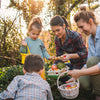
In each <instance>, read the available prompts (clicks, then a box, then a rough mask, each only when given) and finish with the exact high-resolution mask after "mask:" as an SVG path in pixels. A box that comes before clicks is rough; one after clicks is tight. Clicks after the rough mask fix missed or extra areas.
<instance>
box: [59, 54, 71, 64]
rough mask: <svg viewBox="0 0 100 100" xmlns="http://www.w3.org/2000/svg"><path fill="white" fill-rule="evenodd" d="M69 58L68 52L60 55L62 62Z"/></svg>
mask: <svg viewBox="0 0 100 100" xmlns="http://www.w3.org/2000/svg"><path fill="white" fill-rule="evenodd" d="M70 58H71V56H70V54H64V55H61V60H62V61H64V62H67V61H68V60H70Z"/></svg>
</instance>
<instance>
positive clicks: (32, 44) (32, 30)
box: [20, 17, 51, 79]
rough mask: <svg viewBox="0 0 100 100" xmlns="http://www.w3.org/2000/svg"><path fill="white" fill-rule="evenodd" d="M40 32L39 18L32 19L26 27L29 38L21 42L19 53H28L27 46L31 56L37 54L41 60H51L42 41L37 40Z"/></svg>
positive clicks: (40, 23)
mask: <svg viewBox="0 0 100 100" xmlns="http://www.w3.org/2000/svg"><path fill="white" fill-rule="evenodd" d="M41 30H42V22H41V20H40V18H39V17H36V18H32V20H31V21H30V23H29V25H28V34H29V37H27V38H26V39H24V40H23V41H22V46H21V48H20V52H21V53H27V51H28V49H27V46H28V48H29V50H30V53H31V54H38V55H40V56H41V57H42V59H43V60H44V57H45V58H46V59H51V57H50V55H49V54H48V53H47V51H46V48H45V46H44V43H43V41H42V40H40V39H39V38H38V37H39V35H40V32H41ZM42 77H43V79H45V75H43V74H42Z"/></svg>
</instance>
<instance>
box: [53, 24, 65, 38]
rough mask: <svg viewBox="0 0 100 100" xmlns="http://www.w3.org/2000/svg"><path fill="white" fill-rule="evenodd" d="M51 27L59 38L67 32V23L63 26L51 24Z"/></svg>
mask: <svg viewBox="0 0 100 100" xmlns="http://www.w3.org/2000/svg"><path fill="white" fill-rule="evenodd" d="M51 29H52V31H53V33H54V34H55V35H56V36H57V37H58V38H63V37H64V35H65V34H66V31H65V25H63V26H59V25H58V26H51Z"/></svg>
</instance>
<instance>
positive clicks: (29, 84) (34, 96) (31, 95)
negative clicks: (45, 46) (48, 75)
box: [0, 54, 53, 100]
mask: <svg viewBox="0 0 100 100" xmlns="http://www.w3.org/2000/svg"><path fill="white" fill-rule="evenodd" d="M42 71H43V60H42V58H41V57H40V56H39V55H33V54H31V55H28V56H27V57H26V59H25V63H24V68H23V72H24V75H18V76H16V77H15V78H14V79H13V81H12V82H11V83H10V84H9V86H8V87H7V90H5V91H3V92H2V93H0V100H4V99H7V98H13V99H14V100H53V97H52V93H51V89H50V86H49V84H48V83H47V82H46V81H45V80H43V79H42V78H41V76H40V75H41V73H42Z"/></svg>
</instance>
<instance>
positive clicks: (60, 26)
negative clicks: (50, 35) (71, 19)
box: [50, 15, 87, 69]
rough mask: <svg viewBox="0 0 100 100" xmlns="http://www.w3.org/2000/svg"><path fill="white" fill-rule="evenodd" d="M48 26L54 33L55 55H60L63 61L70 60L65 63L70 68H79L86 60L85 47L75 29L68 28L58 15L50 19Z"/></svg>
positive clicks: (62, 18) (63, 19)
mask: <svg viewBox="0 0 100 100" xmlns="http://www.w3.org/2000/svg"><path fill="white" fill-rule="evenodd" d="M50 26H51V29H52V31H53V32H54V34H55V44H56V54H57V56H62V57H63V58H62V59H61V61H63V62H66V61H68V60H70V63H68V64H67V65H68V66H69V67H70V69H81V68H82V67H83V65H84V64H85V63H86V60H87V49H86V47H85V44H84V43H83V40H82V36H81V35H80V34H79V33H77V32H75V31H72V30H68V29H67V26H68V24H67V21H66V20H65V18H64V17H61V16H59V15H56V16H54V17H53V18H52V19H51V21H50ZM55 63H57V62H55Z"/></svg>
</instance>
